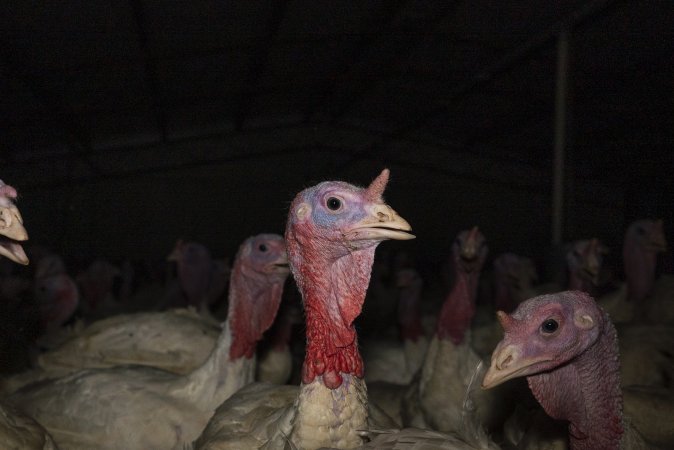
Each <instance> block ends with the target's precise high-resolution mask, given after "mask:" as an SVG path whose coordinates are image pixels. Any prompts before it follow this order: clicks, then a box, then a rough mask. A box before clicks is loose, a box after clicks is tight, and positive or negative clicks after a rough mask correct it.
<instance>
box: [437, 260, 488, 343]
mask: <svg viewBox="0 0 674 450" xmlns="http://www.w3.org/2000/svg"><path fill="white" fill-rule="evenodd" d="M479 277H480V272H479V271H473V272H466V271H463V270H457V271H456V277H455V282H454V286H452V290H451V291H450V293H449V295H448V296H447V299H446V300H445V303H443V305H442V309H441V310H440V317H439V319H438V325H437V330H436V333H437V335H438V337H439V338H440V339H451V341H452V342H453V343H454V344H456V345H458V344H461V343H462V342H463V339H464V337H465V334H466V331H468V329H469V328H470V324H471V321H472V320H473V316H474V315H475V297H476V296H477V282H478V279H479Z"/></svg>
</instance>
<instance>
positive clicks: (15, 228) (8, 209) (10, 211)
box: [0, 180, 28, 265]
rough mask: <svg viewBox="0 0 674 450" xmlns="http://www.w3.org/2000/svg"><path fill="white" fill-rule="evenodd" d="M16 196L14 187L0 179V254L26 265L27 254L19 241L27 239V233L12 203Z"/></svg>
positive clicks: (19, 214) (17, 210)
mask: <svg viewBox="0 0 674 450" xmlns="http://www.w3.org/2000/svg"><path fill="white" fill-rule="evenodd" d="M16 197H17V192H16V189H14V188H13V187H12V186H10V185H8V184H5V183H3V181H2V180H0V255H2V256H5V257H7V258H9V259H11V260H12V261H14V262H16V263H19V264H23V265H26V264H28V256H26V252H25V251H24V250H23V247H22V246H21V241H25V240H27V239H28V233H27V232H26V229H25V228H24V227H23V218H22V217H21V213H20V212H19V209H18V208H17V207H16V205H14V200H15V199H16Z"/></svg>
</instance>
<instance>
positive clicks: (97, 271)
mask: <svg viewBox="0 0 674 450" xmlns="http://www.w3.org/2000/svg"><path fill="white" fill-rule="evenodd" d="M119 276H120V271H119V269H118V268H117V267H116V266H114V265H113V264H111V263H110V262H108V261H105V260H103V259H97V260H95V261H94V262H92V263H91V265H90V266H89V267H88V268H87V269H86V270H85V271H83V272H81V273H79V274H78V275H77V277H76V278H77V284H78V285H79V287H80V292H81V294H82V302H81V307H82V308H81V309H82V314H83V315H84V317H85V318H86V319H87V321H92V320H96V319H101V318H104V317H108V316H111V315H113V314H119V313H120V312H121V310H122V305H121V304H120V303H119V302H118V301H117V299H116V298H115V296H114V294H113V293H112V287H113V283H114V281H115V279H116V278H118V277H119Z"/></svg>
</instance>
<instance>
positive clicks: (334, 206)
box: [326, 197, 342, 211]
mask: <svg viewBox="0 0 674 450" xmlns="http://www.w3.org/2000/svg"><path fill="white" fill-rule="evenodd" d="M326 205H327V206H328V209H329V210H331V211H337V210H338V209H339V208H341V207H342V201H341V200H340V199H338V198H335V197H330V198H329V199H328V201H327V202H326Z"/></svg>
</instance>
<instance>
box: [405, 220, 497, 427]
mask: <svg viewBox="0 0 674 450" xmlns="http://www.w3.org/2000/svg"><path fill="white" fill-rule="evenodd" d="M487 251H488V250H487V244H486V241H485V238H484V236H483V235H482V233H481V232H480V231H479V230H478V229H477V227H474V228H472V229H470V230H465V231H462V232H460V233H459V234H458V236H457V238H456V240H455V241H454V243H453V245H452V258H451V262H452V268H453V271H454V274H453V279H454V285H453V287H452V289H451V291H450V292H449V294H448V296H447V298H446V300H445V302H444V303H443V305H442V308H441V310H440V316H439V318H438V322H437V326H436V332H435V336H433V339H432V340H431V343H430V346H429V348H428V352H427V353H426V358H425V360H424V363H423V366H422V368H421V372H420V374H419V377H418V378H417V379H415V380H414V382H413V383H412V384H411V385H410V387H409V389H408V390H407V393H406V394H405V397H404V399H403V402H402V412H401V414H402V419H403V423H405V424H406V425H412V426H415V427H421V428H428V427H430V428H433V429H435V430H439V431H443V432H454V431H457V430H460V429H461V428H462V427H464V418H463V415H464V406H463V400H464V396H465V393H466V390H467V388H468V385H469V383H470V380H471V377H472V376H473V372H474V369H475V367H476V366H477V365H478V364H479V363H480V362H481V358H480V357H479V356H478V354H477V353H476V352H475V350H473V347H472V346H471V333H470V326H471V322H472V319H473V316H474V315H475V297H476V294H477V285H478V280H479V277H480V272H481V270H482V267H483V265H484V262H485V260H486V258H487ZM492 397H494V395H492V393H489V394H488V395H484V393H482V392H478V393H476V396H475V398H474V401H475V402H476V407H477V416H478V417H479V421H480V423H482V424H483V425H486V426H488V427H491V426H495V425H496V424H497V423H498V421H499V418H500V416H501V413H500V412H498V411H497V410H498V405H496V406H497V407H496V408H495V405H494V402H495V399H494V398H492Z"/></svg>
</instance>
